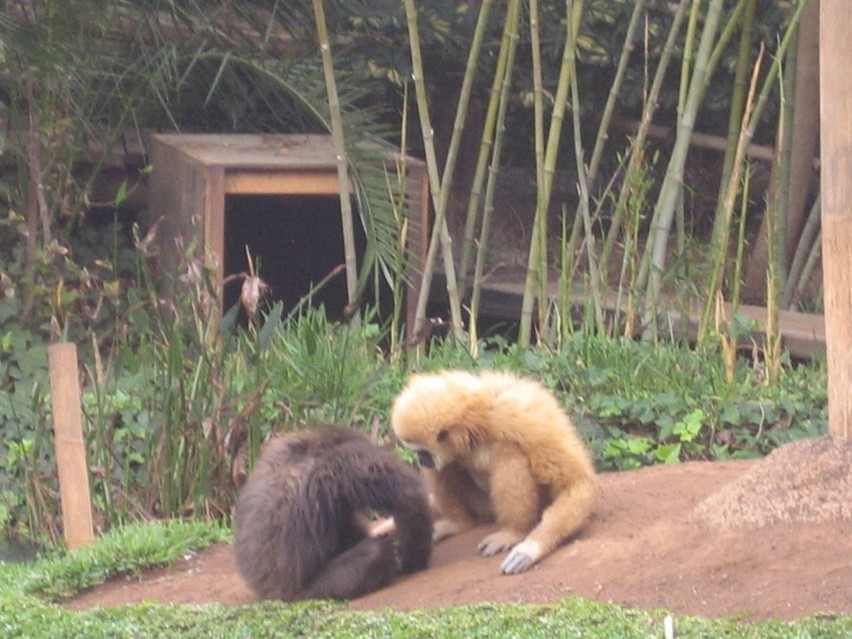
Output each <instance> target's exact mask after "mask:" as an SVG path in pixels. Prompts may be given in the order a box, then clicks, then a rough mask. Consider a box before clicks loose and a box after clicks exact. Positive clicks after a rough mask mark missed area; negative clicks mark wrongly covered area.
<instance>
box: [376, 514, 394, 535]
mask: <svg viewBox="0 0 852 639" xmlns="http://www.w3.org/2000/svg"><path fill="white" fill-rule="evenodd" d="M394 533H396V522H395V521H394V519H393V517H385V518H384V519H377V520H376V521H374V522H372V523H371V524H370V537H387V536H390V535H393V534H394Z"/></svg>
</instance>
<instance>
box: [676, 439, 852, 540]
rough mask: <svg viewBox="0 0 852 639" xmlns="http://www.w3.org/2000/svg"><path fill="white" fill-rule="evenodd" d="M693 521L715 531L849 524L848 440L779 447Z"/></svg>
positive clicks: (851, 452) (851, 467)
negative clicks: (775, 526)
mask: <svg viewBox="0 0 852 639" xmlns="http://www.w3.org/2000/svg"><path fill="white" fill-rule="evenodd" d="M693 517H694V519H695V521H696V522H700V523H704V524H706V525H708V526H710V527H711V528H715V529H718V530H730V529H732V528H762V527H764V526H767V525H770V524H777V523H785V522H786V523H789V522H840V521H852V441H843V440H838V439H833V438H831V437H823V438H821V439H804V440H801V441H797V442H793V443H791V444H788V445H786V446H783V447H781V448H779V449H777V450H775V451H773V452H772V453H771V454H769V455H768V456H767V457H766V459H764V460H763V461H762V462H761V463H760V464H757V465H755V466H754V467H753V468H751V469H750V470H749V471H748V472H746V473H744V474H743V475H742V476H741V477H739V478H738V479H736V480H735V481H733V482H731V483H730V484H728V485H727V486H725V487H724V488H722V489H721V490H718V491H716V492H715V493H713V494H712V495H710V496H709V497H708V498H707V499H705V500H704V501H703V502H701V503H700V504H699V505H698V506H697V507H696V508H695V512H694V513H693Z"/></svg>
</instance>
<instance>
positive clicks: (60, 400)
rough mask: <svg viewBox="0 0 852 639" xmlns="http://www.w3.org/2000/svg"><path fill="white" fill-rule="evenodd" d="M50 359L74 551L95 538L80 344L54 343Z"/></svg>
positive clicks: (65, 519) (66, 520)
mask: <svg viewBox="0 0 852 639" xmlns="http://www.w3.org/2000/svg"><path fill="white" fill-rule="evenodd" d="M47 359H48V363H49V375H50V392H51V398H52V404H53V433H54V448H55V449H56V469H57V472H58V474H59V494H60V497H61V506H62V528H63V531H64V535H65V543H66V544H67V546H68V548H70V549H71V550H74V549H75V548H79V547H81V546H85V545H86V544H88V543H91V541H92V540H93V539H94V538H95V528H94V524H93V523H92V498H91V493H90V491H89V467H88V464H87V463H86V441H85V439H84V438H83V424H82V417H81V414H80V410H81V409H80V379H79V374H80V373H79V369H78V367H77V347H76V346H75V345H74V344H71V343H69V342H62V343H58V344H51V345H50V346H48V348H47Z"/></svg>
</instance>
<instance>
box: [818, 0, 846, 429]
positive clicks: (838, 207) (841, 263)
mask: <svg viewBox="0 0 852 639" xmlns="http://www.w3.org/2000/svg"><path fill="white" fill-rule="evenodd" d="M819 39H820V42H819V49H820V62H819V64H820V92H821V93H820V142H821V150H820V166H821V172H822V256H823V257H822V263H823V278H824V286H825V337H826V352H827V355H828V424H829V430H830V432H831V434H832V435H833V436H834V437H836V438H839V439H845V440H850V439H852V73H850V70H849V60H852V3H850V2H849V0H820V30H819Z"/></svg>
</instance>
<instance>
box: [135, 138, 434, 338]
mask: <svg viewBox="0 0 852 639" xmlns="http://www.w3.org/2000/svg"><path fill="white" fill-rule="evenodd" d="M148 146H149V153H150V159H151V164H152V167H153V170H152V173H151V176H150V182H149V211H148V216H147V217H148V221H149V224H153V223H155V222H157V221H159V226H158V229H157V245H158V250H159V255H158V258H157V267H158V271H159V273H160V275H161V276H164V277H165V278H174V277H175V276H176V275H178V274H180V273H183V272H185V270H186V266H185V262H186V260H185V256H186V255H187V252H188V250H189V249H193V248H194V250H195V255H198V254H199V253H198V251H199V250H203V256H204V259H205V263H206V264H207V265H208V266H210V267H211V268H213V269H215V281H216V286H217V289H218V290H219V291H220V292H221V295H222V301H223V305H224V308H226V309H227V308H230V306H231V305H233V304H234V303H236V301H237V299H238V297H239V291H240V287H241V280H240V279H239V278H229V276H230V275H235V274H239V273H248V272H250V264H251V266H253V268H254V270H255V272H256V273H257V274H258V275H259V276H260V277H261V279H262V280H264V281H265V282H266V283H267V284H268V285H269V286H270V287H271V294H272V298H273V299H274V300H276V301H277V300H281V301H283V302H284V307H285V311H286V310H289V309H291V308H293V307H294V306H295V305H296V304H297V303H298V302H299V300H300V299H302V298H303V297H304V296H305V295H307V294H308V293H310V292H311V291H312V288H313V287H314V286H316V285H317V284H318V283H319V282H321V281H322V280H323V279H324V278H325V277H326V276H327V275H328V274H329V273H330V272H331V271H333V270H334V269H335V267H337V266H339V265H341V264H343V263H344V251H343V233H342V227H341V218H340V190H339V179H338V175H337V162H336V154H335V150H334V145H333V143H332V140H331V137H330V136H328V135H303V134H295V135H294V134H286V135H278V134H275V135H271V134H258V135H254V134H238V135H232V134H228V135H218V134H152V135H151V136H150V137H149V140H148ZM392 159H395V158H392ZM400 164H401V165H403V166H405V170H406V172H407V179H406V182H405V184H406V189H407V198H406V201H407V203H408V204H407V205H408V211H407V214H408V223H409V230H408V238H409V249H410V252H411V260H410V262H409V264H410V266H409V272H408V282H409V286H408V291H407V296H406V297H407V299H406V324H407V326H408V327H409V330H410V328H411V327H412V326H413V325H414V321H413V319H414V311H415V307H416V300H417V294H418V291H419V286H420V279H421V278H420V273H421V272H422V265H423V261H424V257H425V249H426V246H427V242H428V237H427V235H426V233H427V232H428V216H429V201H428V198H429V190H428V182H427V178H426V170H425V165H424V163H423V162H421V161H419V160H416V159H413V158H405V162H404V163H400ZM388 165H389V166H391V167H395V166H397V163H396V162H389V163H388ZM353 204H354V201H353ZM353 217H354V218H355V219H354V220H353V226H354V228H355V230H356V244H357V246H358V252H359V262H360V258H361V257H362V255H363V249H364V245H365V238H364V234H363V227H362V224H361V223H360V219H359V215H358V211H357V208H356V207H355V206H354V205H353ZM249 260H251V262H249ZM230 280H233V281H230ZM223 282H227V284H226V285H225V286H223ZM311 300H312V302H313V303H314V305H317V304H319V303H322V304H324V305H325V307H326V310H327V312H328V313H329V317H331V318H332V319H339V318H340V317H342V313H343V307H344V306H345V304H346V303H347V302H348V298H347V292H346V282H345V276H344V275H343V274H341V275H339V276H337V277H334V278H332V279H331V280H330V281H329V283H328V284H327V285H325V286H323V287H322V288H321V289H319V290H317V291H315V292H314V293H313V294H312V297H311Z"/></svg>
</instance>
